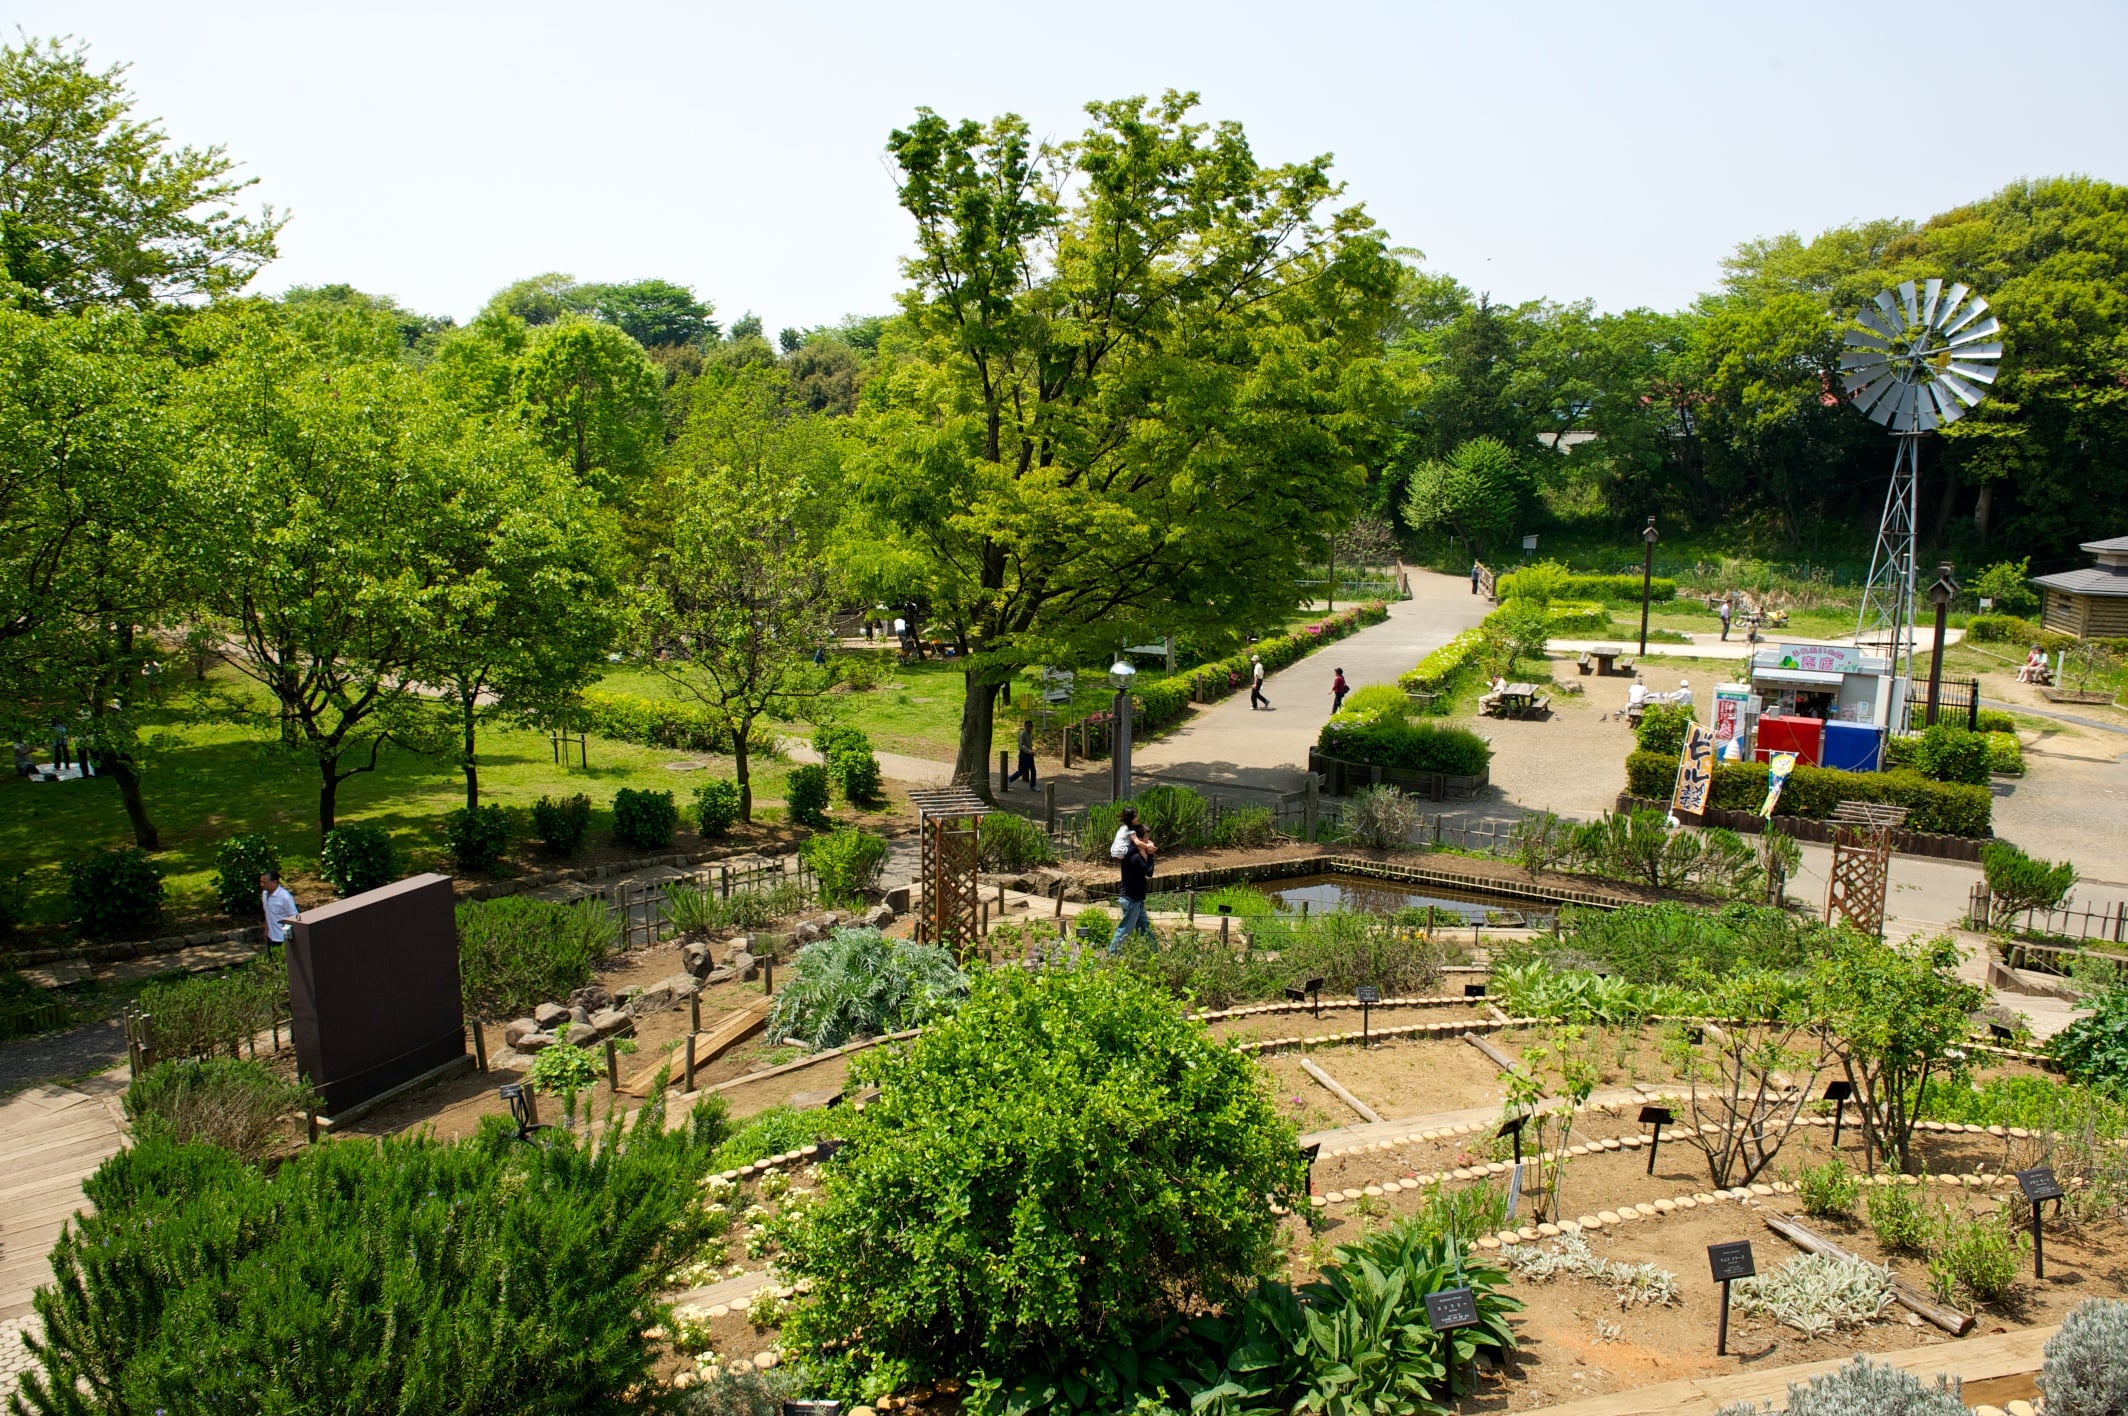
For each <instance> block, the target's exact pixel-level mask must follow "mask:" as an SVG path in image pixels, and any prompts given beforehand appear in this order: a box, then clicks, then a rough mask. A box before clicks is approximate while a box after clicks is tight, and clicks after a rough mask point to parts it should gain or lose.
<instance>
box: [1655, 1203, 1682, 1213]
mask: <svg viewBox="0 0 2128 1416" xmlns="http://www.w3.org/2000/svg"><path fill="white" fill-rule="evenodd" d="M1676 1208H1677V1201H1675V1200H1657V1201H1656V1202H1655V1212H1656V1213H1657V1214H1668V1213H1670V1212H1671V1211H1672V1210H1674V1209H1676Z"/></svg>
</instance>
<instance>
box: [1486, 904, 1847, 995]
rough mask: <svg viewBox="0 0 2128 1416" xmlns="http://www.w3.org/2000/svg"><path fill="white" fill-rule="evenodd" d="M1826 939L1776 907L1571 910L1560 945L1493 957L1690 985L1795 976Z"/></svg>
mask: <svg viewBox="0 0 2128 1416" xmlns="http://www.w3.org/2000/svg"><path fill="white" fill-rule="evenodd" d="M1826 934H1827V930H1826V929H1825V927H1824V926H1823V925H1820V924H1819V923H1818V922H1817V921H1815V920H1813V919H1808V918H1803V917H1798V916H1796V915H1792V914H1790V913H1789V912H1788V911H1786V910H1783V909H1777V908H1775V907H1773V906H1770V905H1746V904H1734V905H1722V906H1719V907H1718V908H1715V909H1708V908H1706V907H1705V906H1703V905H1681V904H1655V905H1627V906H1625V907H1624V908H1622V909H1616V910H1597V909H1583V908H1580V907H1578V906H1572V905H1569V906H1567V907H1566V908H1565V909H1563V910H1561V911H1560V913H1559V931H1558V935H1557V937H1556V939H1547V938H1546V937H1544V936H1542V935H1536V936H1532V937H1531V938H1529V939H1526V940H1521V941H1515V942H1511V943H1508V944H1506V945H1504V946H1499V947H1496V948H1495V950H1494V954H1493V957H1494V959H1495V960H1496V961H1497V962H1500V963H1503V964H1524V963H1529V962H1532V961H1539V962H1544V963H1548V964H1552V965H1553V966H1555V967H1566V966H1569V964H1570V963H1578V964H1579V965H1580V966H1582V967H1586V968H1594V969H1598V970H1601V971H1603V972H1605V973H1609V974H1612V975H1614V976H1616V977H1619V978H1623V979H1626V980H1629V981H1630V982H1633V983H1688V982H1691V981H1693V980H1694V979H1697V978H1700V977H1720V976H1722V975H1725V974H1732V973H1737V972H1741V971H1746V970H1753V969H1792V968H1796V967H1798V966H1800V965H1802V964H1804V963H1806V962H1807V961H1808V960H1809V959H1811V958H1812V957H1813V956H1814V955H1815V954H1816V953H1817V952H1819V950H1820V949H1821V948H1822V946H1823V942H1824V939H1825V937H1826Z"/></svg>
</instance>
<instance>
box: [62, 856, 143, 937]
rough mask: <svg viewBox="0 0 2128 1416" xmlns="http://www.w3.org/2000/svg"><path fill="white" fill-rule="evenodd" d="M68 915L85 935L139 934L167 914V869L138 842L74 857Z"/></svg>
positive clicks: (69, 876) (69, 869) (69, 878)
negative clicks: (164, 913) (165, 872)
mask: <svg viewBox="0 0 2128 1416" xmlns="http://www.w3.org/2000/svg"><path fill="white" fill-rule="evenodd" d="M66 873H67V917H68V919H69V920H70V921H71V922H72V923H73V926H74V930H75V932H76V933H78V934H80V935H81V936H82V937H83V938H85V939H124V938H126V937H128V936H132V937H134V938H139V937H141V936H143V935H148V934H153V933H154V932H155V930H156V927H157V926H158V925H160V924H161V923H162V919H163V868H162V867H161V866H159V865H157V864H156V863H155V861H154V860H153V859H151V858H150V857H149V855H148V853H147V852H146V851H144V850H141V849H140V848H139V847H137V846H127V847H125V848H124V849H122V850H120V849H112V850H103V851H95V852H92V853H91V854H89V855H85V856H82V857H80V858H79V859H77V860H70V861H68V862H67V866H66Z"/></svg>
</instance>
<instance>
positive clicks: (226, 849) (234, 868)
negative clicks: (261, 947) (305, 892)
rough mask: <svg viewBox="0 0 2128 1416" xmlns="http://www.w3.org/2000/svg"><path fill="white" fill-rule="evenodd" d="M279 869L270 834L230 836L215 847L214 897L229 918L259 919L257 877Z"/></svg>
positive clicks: (279, 865) (276, 853)
mask: <svg viewBox="0 0 2128 1416" xmlns="http://www.w3.org/2000/svg"><path fill="white" fill-rule="evenodd" d="M280 868H281V853H280V851H278V850H276V849H275V848H274V844H273V838H272V837H271V836H265V835H260V834H258V833H257V832H251V833H247V834H245V835H241V836H230V837H228V838H227V839H226V840H224V841H223V842H222V843H221V844H220V845H219V846H216V847H215V848H214V898H215V900H216V902H217V903H219V904H220V905H221V907H222V913H223V914H225V915H228V916H229V917H230V918H231V919H242V920H251V919H256V918H258V915H259V910H260V908H261V907H260V904H259V893H260V892H259V876H260V875H261V874H263V873H264V872H266V871H269V870H279V869H280Z"/></svg>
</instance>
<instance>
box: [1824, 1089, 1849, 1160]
mask: <svg viewBox="0 0 2128 1416" xmlns="http://www.w3.org/2000/svg"><path fill="white" fill-rule="evenodd" d="M1854 1094H1855V1084H1854V1083H1853V1082H1827V1083H1826V1084H1825V1099H1826V1100H1827V1101H1829V1102H1831V1103H1832V1148H1833V1149H1834V1150H1838V1149H1839V1148H1840V1123H1841V1122H1842V1121H1844V1120H1846V1119H1847V1099H1848V1098H1849V1097H1851V1096H1853V1095H1854Z"/></svg>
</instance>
